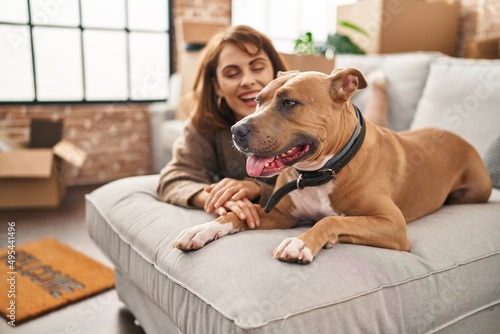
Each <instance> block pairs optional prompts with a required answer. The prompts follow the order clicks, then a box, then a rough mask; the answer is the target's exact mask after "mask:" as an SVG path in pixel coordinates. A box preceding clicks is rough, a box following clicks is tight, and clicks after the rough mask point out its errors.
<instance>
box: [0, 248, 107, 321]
mask: <svg viewBox="0 0 500 334" xmlns="http://www.w3.org/2000/svg"><path fill="white" fill-rule="evenodd" d="M114 285H115V278H114V271H113V270H112V269H110V268H108V267H106V266H104V265H102V264H100V263H99V262H97V261H95V260H93V259H91V258H89V257H88V256H86V255H84V254H82V253H80V252H78V251H76V250H74V249H72V248H71V247H69V246H67V245H65V244H63V243H61V242H59V241H57V240H56V239H52V238H47V239H41V240H39V241H35V242H31V243H27V244H23V245H20V246H16V245H15V244H9V245H8V247H7V248H4V249H2V250H0V294H2V296H1V297H0V313H1V314H2V315H3V316H4V317H5V318H6V319H7V322H8V323H9V325H11V326H14V325H17V324H19V323H20V322H23V321H26V320H29V319H31V318H34V317H37V316H40V315H42V314H45V313H48V312H50V311H53V310H56V309H58V308H60V307H63V306H66V305H68V304H70V303H73V302H76V301H78V300H81V299H83V298H86V297H89V296H92V295H95V294H97V293H100V292H103V291H106V290H109V289H111V288H113V287H114Z"/></svg>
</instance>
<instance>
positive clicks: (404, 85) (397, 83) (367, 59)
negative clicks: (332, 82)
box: [335, 52, 443, 130]
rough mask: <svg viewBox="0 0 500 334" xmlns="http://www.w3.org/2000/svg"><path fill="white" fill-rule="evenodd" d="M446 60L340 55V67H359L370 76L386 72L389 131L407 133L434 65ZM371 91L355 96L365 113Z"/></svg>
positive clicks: (433, 55) (423, 55)
mask: <svg viewBox="0 0 500 334" xmlns="http://www.w3.org/2000/svg"><path fill="white" fill-rule="evenodd" d="M441 56H443V54H441V53H437V52H410V53H394V54H383V55H338V56H335V66H336V67H357V68H358V69H359V70H361V72H363V74H364V75H365V76H366V75H368V74H369V73H370V72H372V71H373V70H376V69H380V70H382V71H383V72H384V75H385V77H386V83H387V87H388V90H389V128H391V129H393V130H407V129H408V128H409V127H410V124H411V122H412V120H413V116H414V114H415V111H416V109H417V104H418V101H419V99H420V97H421V96H422V91H423V89H424V86H425V81H426V79H427V74H428V73H429V65H430V63H431V62H432V61H433V60H435V59H437V58H439V57H441ZM369 96H370V87H368V88H367V89H365V90H360V91H359V92H357V93H356V94H354V96H353V98H352V101H353V103H354V104H356V105H357V106H358V107H360V109H361V110H364V107H365V106H366V103H367V101H368V98H369Z"/></svg>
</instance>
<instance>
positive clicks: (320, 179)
mask: <svg viewBox="0 0 500 334" xmlns="http://www.w3.org/2000/svg"><path fill="white" fill-rule="evenodd" d="M354 109H355V110H356V116H357V117H358V120H359V123H358V124H357V125H356V128H355V129H354V133H353V134H352V136H351V138H350V139H349V142H348V143H347V144H346V146H344V148H343V149H342V150H341V151H340V152H339V154H336V155H335V156H334V157H333V158H331V159H330V160H328V161H327V162H326V163H325V164H324V165H323V167H322V168H320V169H318V170H316V171H301V170H297V171H298V172H299V178H298V179H297V180H296V181H291V182H288V183H287V184H285V185H284V186H282V187H281V188H279V189H278V190H276V192H274V194H272V196H271V197H270V198H269V200H268V201H267V204H266V208H265V211H266V213H269V212H270V211H271V210H272V209H273V208H274V207H275V206H276V204H278V202H279V201H280V200H281V199H282V198H283V197H284V196H285V195H286V194H288V193H289V192H292V191H294V190H296V189H303V188H306V187H316V186H320V185H322V184H325V183H327V182H329V181H331V180H332V179H335V178H336V177H337V174H338V173H339V172H340V170H341V169H342V168H344V166H345V165H347V164H348V163H349V161H351V159H352V158H353V157H354V156H355V155H356V153H357V152H358V151H359V148H360V147H361V145H362V144H363V141H364V139H365V134H366V126H365V121H364V119H363V116H362V115H361V111H360V110H359V108H358V107H356V106H354ZM360 127H361V132H360V133H359V134H358V131H359V128H360Z"/></svg>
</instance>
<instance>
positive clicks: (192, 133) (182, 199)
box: [158, 121, 276, 207]
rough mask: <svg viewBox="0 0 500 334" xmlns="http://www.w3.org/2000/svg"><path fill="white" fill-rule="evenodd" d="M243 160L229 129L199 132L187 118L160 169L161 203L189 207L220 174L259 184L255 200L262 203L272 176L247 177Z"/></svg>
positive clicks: (267, 194)
mask: <svg viewBox="0 0 500 334" xmlns="http://www.w3.org/2000/svg"><path fill="white" fill-rule="evenodd" d="M245 163H246V157H245V155H244V154H243V153H241V152H239V151H238V150H237V149H236V148H235V147H233V143H232V139H231V131H230V129H226V130H223V131H213V132H210V133H207V134H201V133H199V132H198V131H196V129H195V128H194V127H193V126H192V124H191V123H190V122H189V121H188V123H187V124H186V126H185V128H184V135H183V136H181V137H179V138H178V139H177V140H176V142H175V144H174V148H173V159H172V160H171V161H170V162H169V163H168V164H167V165H166V166H165V167H164V168H163V169H162V170H161V173H160V184H159V185H158V195H159V197H160V199H161V200H162V201H164V202H167V203H171V204H175V205H180V206H184V207H193V206H192V204H191V199H192V198H193V196H194V195H195V194H196V193H198V192H199V191H200V190H202V189H203V188H204V187H205V186H207V185H209V184H211V183H214V182H217V181H220V180H221V179H222V178H224V177H230V178H233V179H238V180H243V179H250V180H254V181H256V182H257V183H259V184H260V186H261V193H260V196H259V198H258V199H257V201H255V202H258V203H259V204H260V205H262V206H265V204H266V203H267V200H268V199H269V197H270V196H271V194H272V190H273V185H274V183H275V181H276V178H271V179H262V180H256V179H253V178H250V177H248V175H247V173H246V169H245Z"/></svg>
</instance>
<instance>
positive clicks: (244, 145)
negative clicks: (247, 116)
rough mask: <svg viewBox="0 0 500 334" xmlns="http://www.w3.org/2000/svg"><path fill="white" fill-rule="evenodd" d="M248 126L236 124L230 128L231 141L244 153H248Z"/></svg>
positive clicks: (246, 124)
mask: <svg viewBox="0 0 500 334" xmlns="http://www.w3.org/2000/svg"><path fill="white" fill-rule="evenodd" d="M250 132H251V130H250V125H249V124H248V123H240V122H238V123H236V124H235V125H233V126H232V127H231V133H232V135H233V141H234V143H235V144H236V146H237V148H238V149H239V150H241V151H243V152H245V153H247V152H248V151H249V147H248V146H249V140H250Z"/></svg>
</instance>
